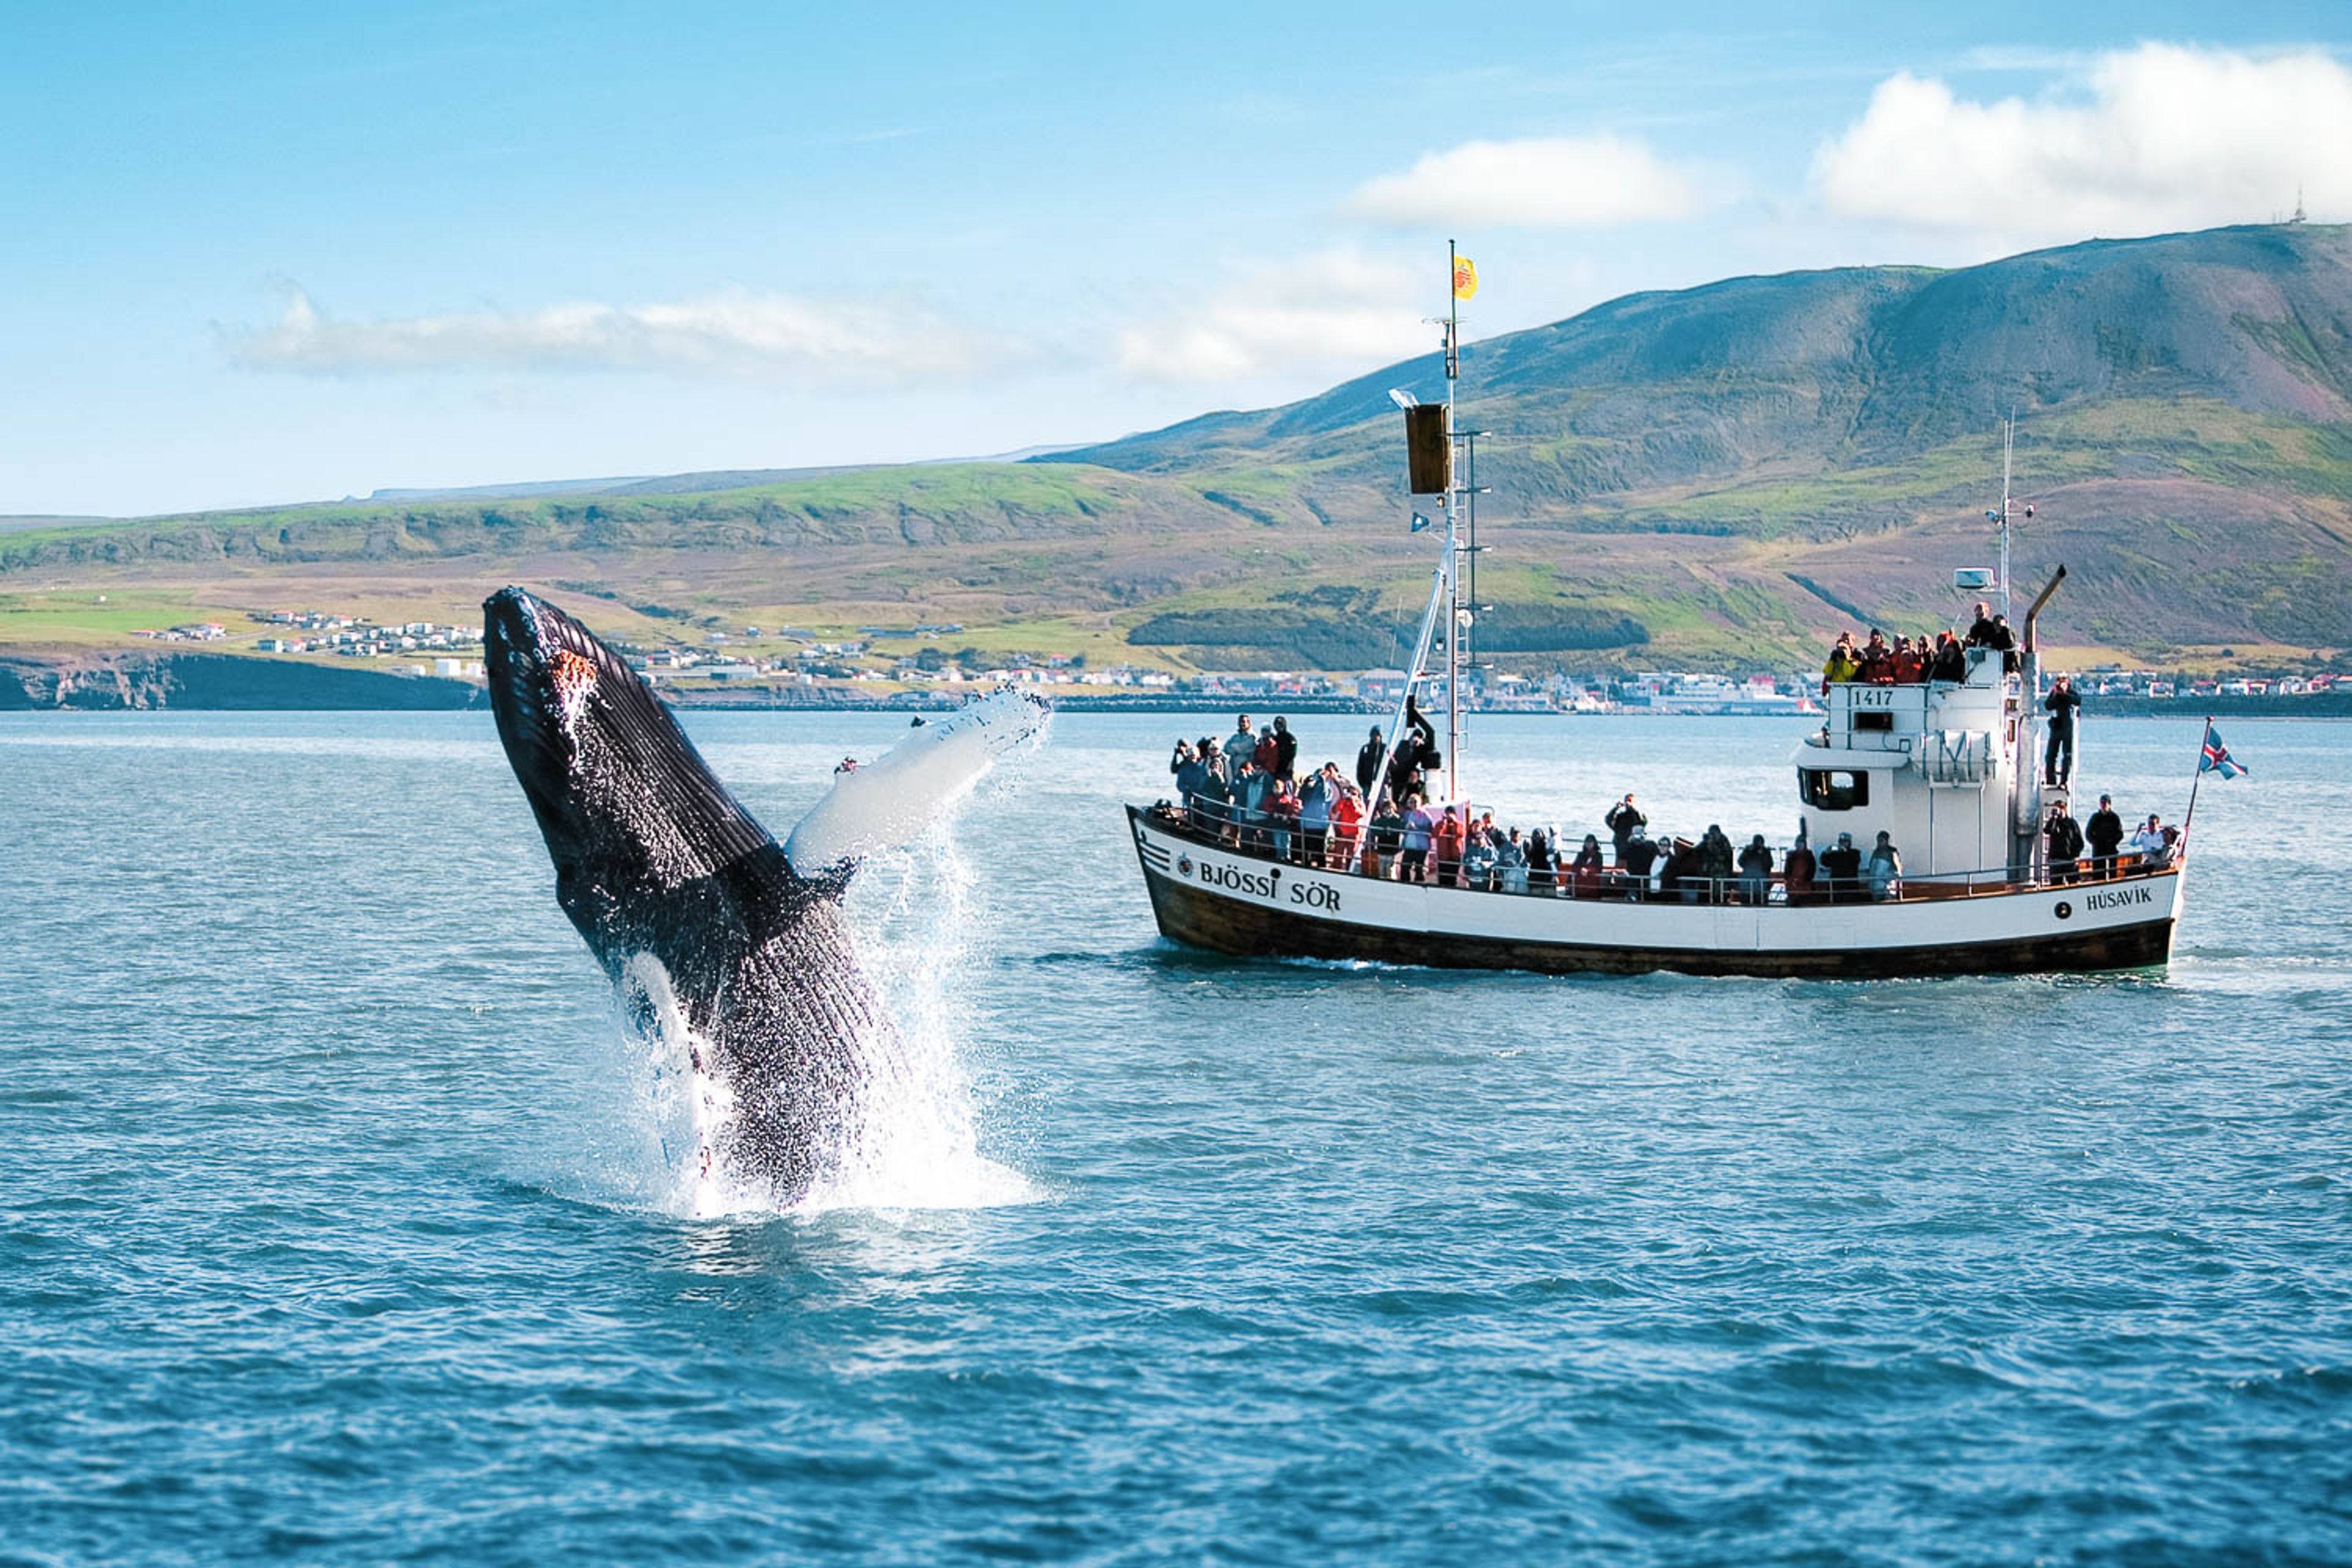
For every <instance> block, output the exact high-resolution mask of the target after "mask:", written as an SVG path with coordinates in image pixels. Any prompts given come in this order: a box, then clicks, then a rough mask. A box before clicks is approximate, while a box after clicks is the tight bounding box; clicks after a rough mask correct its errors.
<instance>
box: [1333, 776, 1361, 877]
mask: <svg viewBox="0 0 2352 1568" xmlns="http://www.w3.org/2000/svg"><path fill="white" fill-rule="evenodd" d="M1337 787H1338V789H1339V799H1337V800H1335V801H1333V802H1332V803H1331V832H1330V840H1331V842H1330V861H1329V864H1330V866H1331V868H1332V869H1333V870H1335V871H1344V870H1346V869H1347V868H1348V867H1349V865H1350V864H1352V863H1353V861H1354V858H1355V853H1356V835H1357V833H1358V832H1360V830H1361V829H1362V827H1363V826H1364V807H1363V804H1362V802H1361V801H1360V800H1359V799H1358V798H1357V795H1356V792H1355V791H1354V790H1353V789H1350V788H1349V787H1348V786H1347V785H1346V784H1340V785H1339V786H1337Z"/></svg>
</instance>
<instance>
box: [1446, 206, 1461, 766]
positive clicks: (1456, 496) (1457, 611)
mask: <svg viewBox="0 0 2352 1568" xmlns="http://www.w3.org/2000/svg"><path fill="white" fill-rule="evenodd" d="M1459 265H1461V258H1460V256H1459V254H1458V253H1457V251H1456V249H1455V247H1454V241H1452V240H1450V239H1449V240H1447V241H1446V242H1445V438H1446V439H1447V440H1448V441H1458V440H1460V439H1461V438H1462V437H1461V436H1460V435H1459V434H1458V426H1456V425H1455V423H1454V384H1455V382H1456V381H1457V380H1459V379H1460V376H1461V374H1462V291H1461V289H1458V288H1456V287H1455V285H1454V268H1456V267H1458V266H1459ZM1465 478H1466V477H1465ZM1464 483H1465V479H1456V480H1455V482H1454V489H1452V490H1451V491H1450V492H1449V493H1448V494H1447V495H1446V496H1445V498H1444V500H1445V501H1446V503H1447V504H1446V508H1445V560H1446V563H1447V564H1448V565H1449V566H1451V567H1454V568H1457V569H1456V570H1453V571H1449V572H1447V573H1446V577H1447V578H1448V580H1449V581H1450V583H1451V584H1452V587H1451V590H1450V592H1449V593H1448V595H1447V599H1448V601H1449V602H1448V605H1447V613H1446V616H1445V798H1446V799H1447V800H1458V799H1460V798H1461V772H1460V770H1461V765H1462V660H1461V649H1462V574H1461V572H1460V571H1459V570H1458V568H1459V567H1460V565H1461V561H1460V558H1459V557H1458V556H1457V555H1456V554H1455V553H1454V552H1455V549H1456V539H1455V534H1454V523H1455V521H1457V519H1458V505H1459V503H1460V501H1461V500H1462V499H1463V497H1464V493H1465V492H1464V489H1463V485H1464Z"/></svg>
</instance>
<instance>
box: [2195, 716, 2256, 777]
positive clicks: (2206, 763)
mask: <svg viewBox="0 0 2352 1568" xmlns="http://www.w3.org/2000/svg"><path fill="white" fill-rule="evenodd" d="M2197 771H2198V772H2199V773H2220V774H2221V776H2222V777H2223V778H2225V779H2233V778H2236V777H2237V776H2238V775H2239V774H2241V773H2244V772H2245V771H2246V769H2245V765H2244V764H2243V763H2240V762H2239V761H2238V760H2237V759H2236V758H2235V757H2233V756H2231V755H2230V748H2229V747H2227V746H2225V745H2223V744H2221V731H2219V730H2216V729H2215V728H2213V725H2212V722H2211V721H2210V720H2209V721H2207V722H2206V725H2205V754H2204V755H2203V756H2201V757H2200V758H2198V759H2197Z"/></svg>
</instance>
